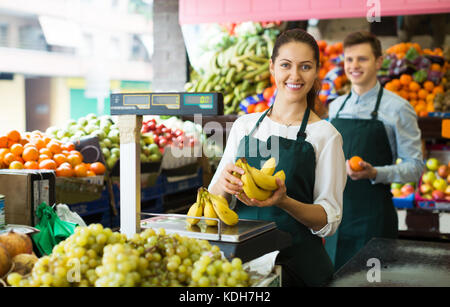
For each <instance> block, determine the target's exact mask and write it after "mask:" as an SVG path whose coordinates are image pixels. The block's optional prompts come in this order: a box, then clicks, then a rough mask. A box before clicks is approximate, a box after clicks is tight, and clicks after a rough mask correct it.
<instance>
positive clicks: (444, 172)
mask: <svg viewBox="0 0 450 307" xmlns="http://www.w3.org/2000/svg"><path fill="white" fill-rule="evenodd" d="M437 171H438V175H439V176H440V177H441V178H443V179H447V176H448V166H447V165H441V166H439V168H438V170H437Z"/></svg>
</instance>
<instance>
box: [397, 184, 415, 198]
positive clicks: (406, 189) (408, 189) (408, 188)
mask: <svg viewBox="0 0 450 307" xmlns="http://www.w3.org/2000/svg"><path fill="white" fill-rule="evenodd" d="M400 191H401V192H402V193H403V195H405V196H408V195H409V194H412V193H414V187H413V186H412V185H409V184H405V185H404V186H402V188H401V189H400Z"/></svg>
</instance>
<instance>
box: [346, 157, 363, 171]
mask: <svg viewBox="0 0 450 307" xmlns="http://www.w3.org/2000/svg"><path fill="white" fill-rule="evenodd" d="M363 161H364V160H363V159H362V158H361V157H359V156H353V157H351V158H350V160H348V163H349V164H350V168H351V169H352V170H353V171H355V172H359V171H362V170H363V168H362V166H361V165H359V162H363Z"/></svg>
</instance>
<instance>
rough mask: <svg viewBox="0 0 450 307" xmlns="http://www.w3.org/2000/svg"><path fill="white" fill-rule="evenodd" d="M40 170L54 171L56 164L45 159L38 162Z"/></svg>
mask: <svg viewBox="0 0 450 307" xmlns="http://www.w3.org/2000/svg"><path fill="white" fill-rule="evenodd" d="M39 168H40V169H56V162H55V161H53V160H52V159H45V160H42V161H41V162H39Z"/></svg>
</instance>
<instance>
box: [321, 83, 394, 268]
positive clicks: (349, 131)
mask: <svg viewBox="0 0 450 307" xmlns="http://www.w3.org/2000/svg"><path fill="white" fill-rule="evenodd" d="M382 95H383V87H381V88H380V90H379V92H378V97H377V102H376V105H375V109H374V110H373V112H372V113H371V116H372V119H344V118H339V112H340V111H341V110H342V109H343V108H344V105H345V103H346V102H347V100H348V99H349V98H350V96H351V92H350V94H349V95H348V96H347V98H346V99H345V101H344V103H343V104H342V105H341V107H340V109H339V111H338V112H337V114H336V118H334V119H333V120H331V123H332V124H333V125H334V126H335V127H336V129H337V130H338V131H339V133H340V134H341V135H342V138H343V142H344V145H343V149H344V154H345V159H346V160H348V159H350V158H351V157H353V156H360V157H361V158H362V159H363V160H364V161H366V162H369V163H370V164H371V165H372V166H383V165H390V164H392V151H391V147H390V145H389V139H388V137H387V134H386V130H385V127H384V125H383V123H382V122H381V121H380V120H378V119H377V117H378V107H379V105H380V102H381V97H382ZM397 232H398V218H397V213H396V211H395V208H394V205H393V203H392V194H391V192H390V186H389V185H388V184H381V183H378V184H372V183H371V181H370V180H369V179H362V180H352V179H351V178H350V177H348V178H347V184H346V186H345V190H344V201H343V213H342V221H341V224H340V226H339V228H338V229H337V231H336V233H335V234H334V235H333V236H331V237H327V238H326V245H325V246H326V249H327V252H328V254H329V255H330V257H331V259H332V260H333V262H334V266H335V269H336V270H338V269H339V268H340V267H341V266H342V265H343V264H345V263H346V262H347V261H348V260H349V259H350V258H351V257H353V256H354V255H355V254H356V253H357V252H358V251H359V250H360V249H361V248H362V247H363V246H364V245H365V244H366V243H367V242H368V241H369V240H370V239H371V238H373V237H382V238H396V237H397Z"/></svg>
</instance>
